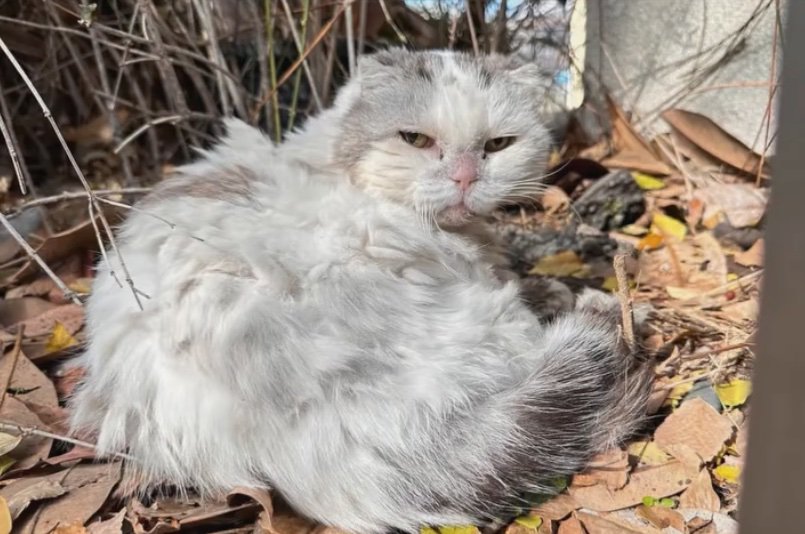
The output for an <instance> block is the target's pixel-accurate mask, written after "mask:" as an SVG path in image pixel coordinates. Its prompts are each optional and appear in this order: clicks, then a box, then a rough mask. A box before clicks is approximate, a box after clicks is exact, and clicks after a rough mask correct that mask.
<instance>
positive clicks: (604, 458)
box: [573, 449, 629, 490]
mask: <svg viewBox="0 0 805 534" xmlns="http://www.w3.org/2000/svg"><path fill="white" fill-rule="evenodd" d="M628 481H629V455H628V454H627V453H626V451H624V450H621V449H612V450H610V451H607V452H604V453H601V454H598V455H596V456H595V457H594V458H593V459H592V460H591V461H590V467H588V468H587V469H586V470H585V471H584V472H582V473H579V474H578V475H575V476H574V477H573V485H574V486H594V485H595V484H598V483H604V484H606V485H607V487H608V488H609V489H613V490H616V489H621V488H622V487H624V486H625V485H626V483H627V482H628Z"/></svg>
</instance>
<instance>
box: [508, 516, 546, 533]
mask: <svg viewBox="0 0 805 534" xmlns="http://www.w3.org/2000/svg"><path fill="white" fill-rule="evenodd" d="M514 521H515V523H518V524H520V525H523V526H524V527H527V528H533V529H535V530H536V529H538V528H539V527H540V526H541V525H542V518H541V517H540V516H538V515H533V514H528V515H521V516H520V517H518V518H517V519H515V520H514Z"/></svg>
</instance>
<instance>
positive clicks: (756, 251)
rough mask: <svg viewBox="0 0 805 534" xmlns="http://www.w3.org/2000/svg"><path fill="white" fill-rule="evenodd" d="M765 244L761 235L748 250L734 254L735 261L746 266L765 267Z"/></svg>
mask: <svg viewBox="0 0 805 534" xmlns="http://www.w3.org/2000/svg"><path fill="white" fill-rule="evenodd" d="M764 249H765V244H764V241H763V238H762V237H761V238H760V239H758V240H757V241H755V244H754V245H752V246H751V247H750V248H749V249H748V250H746V251H744V252H739V253H737V254H735V255H734V256H733V259H734V260H735V263H737V264H739V265H743V266H744V267H763V255H764Z"/></svg>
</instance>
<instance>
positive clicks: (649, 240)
mask: <svg viewBox="0 0 805 534" xmlns="http://www.w3.org/2000/svg"><path fill="white" fill-rule="evenodd" d="M664 242H665V238H663V236H662V235H660V234H658V233H655V232H652V233H650V234H646V235H645V236H643V238H642V239H641V240H640V241H638V242H637V250H654V249H655V248H660V247H661V246H662V244H663V243H664Z"/></svg>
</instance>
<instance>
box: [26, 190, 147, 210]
mask: <svg viewBox="0 0 805 534" xmlns="http://www.w3.org/2000/svg"><path fill="white" fill-rule="evenodd" d="M150 192H151V188H150V187H128V188H125V189H98V190H96V191H93V194H94V195H95V196H96V197H97V198H98V200H101V201H103V199H102V198H101V197H106V196H114V195H139V194H145V193H150ZM79 198H82V199H86V198H89V194H88V193H87V192H86V191H65V192H64V193H61V194H59V195H52V196H49V197H41V198H37V199H36V200H31V201H30V202H25V203H24V204H20V205H19V206H17V208H16V209H15V210H14V213H13V215H16V214H17V213H20V212H22V211H24V210H26V209H28V208H33V207H34V206H42V205H45V204H55V203H56V202H61V201H62V200H75V199H79Z"/></svg>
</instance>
